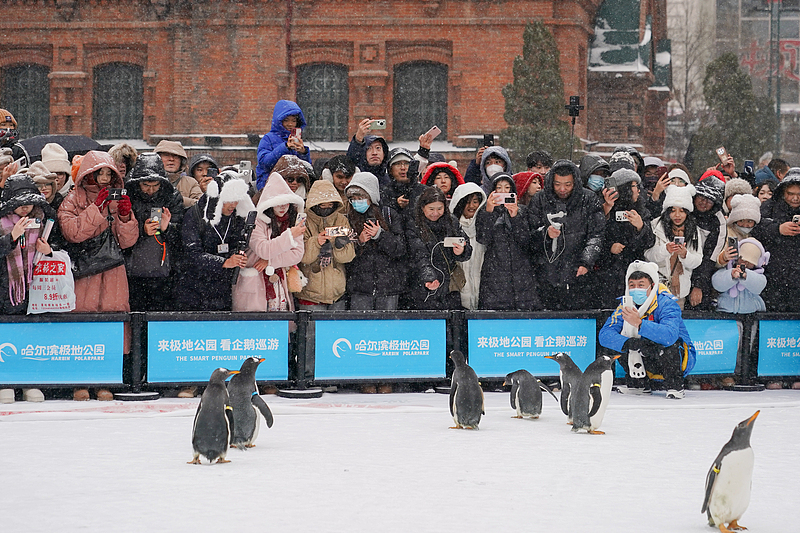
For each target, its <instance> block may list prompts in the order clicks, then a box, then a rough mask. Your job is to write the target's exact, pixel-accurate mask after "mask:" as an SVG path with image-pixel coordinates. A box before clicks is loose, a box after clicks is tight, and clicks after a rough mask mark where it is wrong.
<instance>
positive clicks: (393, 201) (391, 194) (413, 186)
mask: <svg viewBox="0 0 800 533" xmlns="http://www.w3.org/2000/svg"><path fill="white" fill-rule="evenodd" d="M426 188H427V186H425V185H423V184H421V183H419V182H417V181H414V180H413V179H412V181H410V182H408V183H400V182H399V181H395V180H391V181H390V182H389V184H388V185H386V186H384V187H381V205H383V206H387V207H389V208H391V209H392V210H394V211H396V212H398V213H399V214H400V215H401V216H403V217H404V218H411V219H413V218H414V213H415V209H416V206H417V198H419V196H420V195H421V194H422V193H423V192H424V191H425V189H426ZM401 196H405V197H406V198H408V206H407V207H406V208H405V209H403V208H402V207H400V204H398V203H397V199H398V198H400V197H401ZM410 223H411V224H413V221H412V222H410Z"/></svg>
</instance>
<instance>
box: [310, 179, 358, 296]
mask: <svg viewBox="0 0 800 533" xmlns="http://www.w3.org/2000/svg"><path fill="white" fill-rule="evenodd" d="M326 202H333V204H334V206H335V207H336V210H335V211H334V212H333V213H331V214H330V215H328V216H327V217H321V216H319V215H318V214H316V213H315V212H314V210H313V209H312V208H313V207H315V206H318V205H319V204H323V203H326ZM341 206H342V203H341V196H339V193H338V192H337V191H336V188H335V187H334V186H333V183H331V182H329V181H325V180H319V181H316V182H314V185H312V186H311V190H310V191H308V198H307V199H306V217H307V218H306V232H305V235H304V236H303V241H304V247H305V251H304V253H303V259H302V260H301V261H300V270H301V271H302V272H303V274H304V275H305V276H306V278H308V284H307V285H306V286H305V287H304V288H303V291H302V292H300V293H299V294H298V295H297V298H299V299H301V300H306V301H309V302H314V303H320V304H327V305H330V304H332V303H334V302H336V301H338V300H339V299H340V298H341V297H342V296H344V292H345V289H346V288H347V278H346V268H345V263H349V262H350V261H352V260H353V258H354V257H355V255H356V252H355V247H354V245H353V243H352V242H349V239H348V238H347V237H338V238H336V239H333V240H331V241H328V242H330V243H331V245H332V253H333V258H332V261H331V264H330V265H329V266H326V267H324V268H321V267H320V260H319V254H320V250H321V248H322V246H320V244H319V240H318V239H317V236H318V235H319V234H320V233H322V232H324V231H325V228H333V227H344V228H347V229H348V230H349V229H350V222H349V221H348V220H347V217H346V216H345V214H344V213H342V212H341V211H340V210H339V208H340V207H341Z"/></svg>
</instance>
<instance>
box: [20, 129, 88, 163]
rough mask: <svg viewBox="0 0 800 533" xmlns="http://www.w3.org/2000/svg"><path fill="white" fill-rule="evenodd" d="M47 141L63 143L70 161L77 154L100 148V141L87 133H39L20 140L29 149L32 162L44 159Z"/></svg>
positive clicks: (62, 145)
mask: <svg viewBox="0 0 800 533" xmlns="http://www.w3.org/2000/svg"><path fill="white" fill-rule="evenodd" d="M47 143H56V144H59V145H61V147H62V148H64V150H66V151H67V154H68V155H69V160H70V161H72V158H73V157H74V156H76V155H84V154H85V153H86V152H88V151H89V150H98V149H100V143H98V142H97V141H95V140H94V139H91V138H89V137H86V136H85V135H37V136H36V137H31V138H30V139H25V140H24V141H20V144H21V145H22V146H24V147H25V149H26V150H27V151H28V155H29V156H30V158H31V163H33V162H34V161H40V160H41V159H42V148H44V145H45V144H47Z"/></svg>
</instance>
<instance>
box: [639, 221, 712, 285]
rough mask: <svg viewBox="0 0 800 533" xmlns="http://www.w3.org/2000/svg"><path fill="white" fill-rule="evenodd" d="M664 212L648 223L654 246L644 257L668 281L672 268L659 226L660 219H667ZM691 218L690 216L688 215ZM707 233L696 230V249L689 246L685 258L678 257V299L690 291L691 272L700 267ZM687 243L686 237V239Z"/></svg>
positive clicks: (662, 229)
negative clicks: (653, 238) (681, 267)
mask: <svg viewBox="0 0 800 533" xmlns="http://www.w3.org/2000/svg"><path fill="white" fill-rule="evenodd" d="M667 213H668V212H667V211H665V212H664V213H663V214H662V216H661V217H658V218H655V219H653V221H652V222H651V223H650V225H651V227H652V228H653V234H654V235H655V236H656V242H655V244H654V245H653V246H652V247H651V248H649V249H648V250H646V251H645V252H644V257H645V259H647V260H648V261H652V262H653V263H656V264H657V265H658V271H659V273H660V274H661V276H662V277H663V279H666V280H669V279H670V278H671V275H672V268H671V266H670V257H671V256H672V254H670V253H669V252H668V251H667V243H668V242H670V241H668V240H667V235H666V233H665V232H664V228H663V226H662V225H661V218H662V217H669V215H668V214H667ZM690 216H691V215H690ZM706 236H707V233H706V232H705V231H703V230H701V229H700V228H697V248H692V247H691V246H687V247H686V257H680V256H678V261H679V262H680V263H681V265H683V272H682V273H681V275H680V276H679V277H678V280H679V282H680V285H681V290H680V294H676V296H677V297H678V298H685V297H686V296H688V295H689V291H691V290H692V271H693V270H694V269H695V268H697V267H699V266H700V263H701V262H702V261H703V247H704V246H705V239H706ZM686 240H687V241H688V240H689V239H688V237H687V238H686Z"/></svg>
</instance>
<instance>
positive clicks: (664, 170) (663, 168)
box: [656, 166, 667, 178]
mask: <svg viewBox="0 0 800 533" xmlns="http://www.w3.org/2000/svg"><path fill="white" fill-rule="evenodd" d="M666 173H667V167H666V166H661V167H658V168H657V169H656V174H657V175H658V177H659V178H660V177H661V176H663V175H664V174H666Z"/></svg>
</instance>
